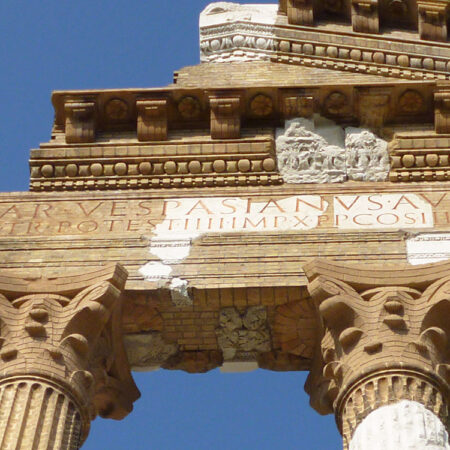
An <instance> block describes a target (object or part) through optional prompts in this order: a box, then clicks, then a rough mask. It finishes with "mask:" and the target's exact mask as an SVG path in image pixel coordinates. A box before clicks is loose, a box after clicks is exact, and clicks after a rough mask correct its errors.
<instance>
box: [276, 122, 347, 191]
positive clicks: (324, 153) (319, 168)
mask: <svg viewBox="0 0 450 450" xmlns="http://www.w3.org/2000/svg"><path fill="white" fill-rule="evenodd" d="M276 152H277V160H278V169H279V171H280V174H281V176H282V177H283V180H284V181H285V182H286V183H339V182H342V181H345V179H346V173H345V149H344V148H342V147H339V146H337V145H330V144H329V143H328V142H327V140H326V139H325V138H323V137H322V136H320V134H318V132H317V130H316V128H315V125H314V121H313V120H309V119H304V118H298V119H292V120H287V121H286V124H285V128H284V129H277V136H276Z"/></svg>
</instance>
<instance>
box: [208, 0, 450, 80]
mask: <svg viewBox="0 0 450 450" xmlns="http://www.w3.org/2000/svg"><path fill="white" fill-rule="evenodd" d="M439 2H441V3H445V2H444V0H437V1H436V2H434V3H439ZM434 3H433V2H429V1H426V2H425V1H424V2H423V5H426V6H424V8H425V9H426V8H428V9H429V10H432V11H434V9H435V8H436V7H435V6H433V5H434ZM215 5H217V7H216V6H215ZM273 6H276V5H235V4H232V3H225V2H219V3H217V4H212V5H210V6H208V7H207V8H206V10H205V11H204V12H203V13H202V14H201V16H200V49H201V61H202V62H227V61H253V60H264V59H266V60H269V59H271V60H276V61H278V62H280V63H289V64H298V65H307V66H312V67H324V68H334V69H337V70H343V71H346V72H358V73H368V74H377V75H381V76H386V77H394V78H406V79H436V78H437V79H439V78H443V79H445V78H448V77H449V75H448V64H449V57H450V49H449V48H448V46H446V44H440V45H439V46H437V45H436V44H434V43H433V42H431V41H422V42H420V45H417V41H418V39H417V37H414V38H413V39H411V35H410V34H408V35H407V36H408V38H409V39H406V38H405V37H403V36H402V38H395V37H393V36H392V35H391V34H389V35H388V36H383V34H377V38H376V39H367V38H365V37H363V36H361V35H360V34H357V33H361V32H363V33H378V32H379V28H380V25H379V23H380V20H383V23H384V25H388V26H394V27H396V28H398V27H403V26H405V27H406V28H408V29H411V28H415V29H417V21H418V18H417V15H418V14H417V5H416V3H415V1H413V2H412V1H406V0H398V1H395V2H383V3H381V4H380V5H379V0H352V2H336V1H328V2H318V1H314V0H289V2H288V1H287V0H286V1H283V2H282V3H280V10H281V11H282V13H284V14H286V15H287V16H288V21H289V23H290V24H293V25H294V24H297V25H299V26H298V27H292V26H290V27H289V28H286V26H285V25H284V22H283V18H282V16H281V15H280V16H278V17H277V14H276V10H275V9H274V8H272V9H271V7H273ZM350 7H351V8H350ZM433 8H434V9H433ZM350 9H351V11H350ZM216 10H220V11H218V12H215V11H216ZM347 10H348V11H347ZM380 10H381V11H380ZM212 12H214V13H212ZM321 14H322V15H325V17H324V18H322V20H325V21H326V20H330V18H332V17H335V16H337V17H338V18H339V21H341V20H342V18H347V17H348V20H349V21H350V16H351V17H352V19H351V20H352V22H353V29H354V31H355V32H357V33H355V34H351V33H349V31H350V30H351V28H350V29H349V30H345V29H343V30H332V31H330V29H329V28H326V29H321V28H317V27H313V26H312V25H313V16H314V17H315V16H318V17H319V20H320V18H321V17H320V15H321ZM430 14H431V13H430ZM433 14H434V13H433ZM379 16H380V17H379ZM420 17H422V15H420V14H419V18H420ZM439 17H441V16H439ZM381 18H382V19H381ZM284 20H286V19H284ZM420 20H421V19H419V21H420ZM425 29H428V30H429V31H428V32H431V31H430V30H431V29H429V27H428V28H427V27H425ZM433 30H434V32H435V33H436V34H439V33H440V34H441V35H442V34H445V35H446V33H447V31H446V25H445V21H444V22H443V23H442V26H439V27H437V28H435V29H434V28H433ZM349 34H350V36H349ZM434 40H438V41H442V40H444V41H445V40H446V38H444V39H443V38H441V37H438V38H437V39H434ZM393 41H394V42H393ZM393 43H394V45H392V44H393ZM443 45H444V46H445V47H444V48H442V46H443ZM425 47H430V48H425ZM394 48H395V50H394ZM424 55H426V56H424Z"/></svg>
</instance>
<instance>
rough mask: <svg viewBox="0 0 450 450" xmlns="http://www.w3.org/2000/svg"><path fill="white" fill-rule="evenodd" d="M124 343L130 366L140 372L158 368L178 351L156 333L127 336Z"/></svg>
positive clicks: (172, 344) (160, 334) (175, 345)
mask: <svg viewBox="0 0 450 450" xmlns="http://www.w3.org/2000/svg"><path fill="white" fill-rule="evenodd" d="M124 341H125V347H126V349H127V355H128V360H129V362H130V366H131V367H132V369H133V370H136V371H141V372H142V371H149V370H153V369H155V368H158V367H160V366H161V365H162V364H163V363H164V362H166V361H167V360H168V359H169V358H170V357H171V356H172V355H175V354H176V353H177V351H178V345H177V344H174V343H172V342H166V341H165V340H164V338H163V336H162V333H160V332H157V331H150V332H147V333H133V334H127V335H126V336H125V337H124Z"/></svg>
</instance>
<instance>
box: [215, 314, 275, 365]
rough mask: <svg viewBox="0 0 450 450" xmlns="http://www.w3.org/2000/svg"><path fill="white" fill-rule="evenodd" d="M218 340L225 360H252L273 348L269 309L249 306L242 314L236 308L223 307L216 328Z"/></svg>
mask: <svg viewBox="0 0 450 450" xmlns="http://www.w3.org/2000/svg"><path fill="white" fill-rule="evenodd" d="M216 335H217V342H218V344H219V347H220V348H221V349H222V351H223V357H224V360H225V361H236V360H247V361H248V360H252V359H255V358H256V354H257V353H260V352H268V351H269V350H270V349H271V340H270V332H269V328H268V326H267V311H266V308H265V307H263V306H255V307H251V308H248V309H247V311H246V312H245V313H244V314H240V313H239V311H238V310H237V309H236V308H223V309H222V310H221V311H220V316H219V328H218V329H217V330H216Z"/></svg>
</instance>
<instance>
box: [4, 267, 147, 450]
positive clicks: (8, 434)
mask: <svg viewBox="0 0 450 450" xmlns="http://www.w3.org/2000/svg"><path fill="white" fill-rule="evenodd" d="M126 277H127V273H126V272H125V270H124V269H123V268H122V267H121V266H119V265H117V266H110V267H105V268H103V269H101V270H97V271H91V272H88V273H85V274H83V275H79V276H72V277H58V278H51V279H42V278H41V279H37V280H31V281H30V280H26V279H21V278H16V277H12V276H9V275H6V276H1V275H0V392H2V393H3V394H2V401H1V402H0V416H2V417H9V416H14V417H16V419H15V420H13V421H12V422H11V423H12V425H11V426H8V427H7V428H5V429H3V428H0V440H1V441H2V442H3V441H4V440H6V441H8V442H12V443H16V444H17V445H19V441H20V445H19V447H16V446H15V445H14V448H34V444H33V442H35V440H36V439H38V440H39V439H41V440H42V439H45V436H48V435H52V434H53V435H54V437H55V439H56V437H57V436H59V437H58V439H59V441H58V442H59V443H58V442H56V441H54V440H53V441H52V442H51V443H49V444H48V446H46V447H45V448H52V449H53V448H54V449H57V448H78V447H79V445H80V444H81V442H82V441H83V440H84V439H85V438H86V436H87V434H88V431H89V424H90V421H91V420H93V419H94V418H95V417H96V416H97V414H99V415H101V416H102V417H107V418H113V419H122V418H123V417H124V416H125V415H127V414H128V413H129V412H130V411H131V410H132V404H133V402H134V400H136V399H137V398H138V396H139V392H138V390H137V388H136V386H135V384H134V382H133V379H132V378H131V374H130V372H129V368H128V362H127V359H126V356H125V352H124V348H123V344H122V335H121V302H120V295H121V291H122V290H123V288H124V285H125V281H126ZM8 398H10V399H11V402H9V403H8ZM33 405H34V406H33ZM33 408H34V409H33ZM33 411H34V412H33ZM47 416H48V417H49V418H50V419H51V420H50V419H48V420H46V417H47ZM17 418H20V420H17ZM38 419H39V420H38ZM34 422H36V423H35V424H34ZM33 424H34V425H35V427H34V431H33V433H32V434H30V438H29V439H28V438H26V439H25V438H24V437H23V433H22V431H21V429H31V428H33V426H34V425H33ZM30 427H31V428H30ZM67 433H69V434H67ZM36 436H38V437H36ZM39 436H41V437H39ZM24 439H25V440H24ZM30 439H31V440H30ZM33 439H34V440H33ZM69 441H70V445H69V444H67V442H69ZM36 442H37V441H36ZM39 442H40V441H39ZM36 448H37V447H36ZM39 448H41V447H40V444H39ZM42 448H44V447H42Z"/></svg>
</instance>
